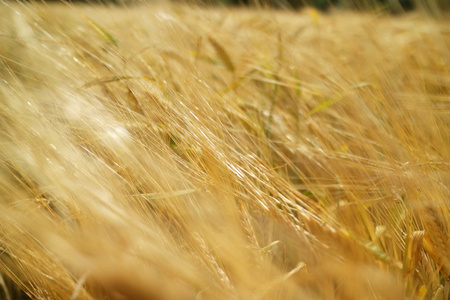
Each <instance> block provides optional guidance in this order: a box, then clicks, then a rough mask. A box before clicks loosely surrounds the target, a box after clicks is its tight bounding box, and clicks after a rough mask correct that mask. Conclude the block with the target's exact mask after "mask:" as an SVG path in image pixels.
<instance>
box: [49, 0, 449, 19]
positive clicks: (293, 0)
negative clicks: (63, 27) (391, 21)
mask: <svg viewBox="0 0 450 300" xmlns="http://www.w3.org/2000/svg"><path fill="white" fill-rule="evenodd" d="M53 1H59V0H53ZM60 1H63V2H89V3H103V4H115V5H121V4H132V3H139V2H152V1H158V0H60ZM172 1H176V2H187V3H191V4H200V5H219V6H250V7H270V8H279V9H301V8H304V7H314V8H316V9H319V10H321V11H328V10H330V9H333V8H334V9H352V10H362V11H376V12H384V13H390V14H401V13H404V12H408V11H411V10H422V11H424V12H426V13H429V14H432V15H438V14H441V13H445V12H449V11H450V0H172Z"/></svg>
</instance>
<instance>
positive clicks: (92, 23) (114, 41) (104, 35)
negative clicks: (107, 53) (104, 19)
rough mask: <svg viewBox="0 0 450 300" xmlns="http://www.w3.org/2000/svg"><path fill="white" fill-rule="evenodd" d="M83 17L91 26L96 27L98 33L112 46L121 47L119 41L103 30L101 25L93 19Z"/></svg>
mask: <svg viewBox="0 0 450 300" xmlns="http://www.w3.org/2000/svg"><path fill="white" fill-rule="evenodd" d="M81 17H82V18H83V19H85V20H87V21H88V22H89V24H90V25H91V26H92V27H94V29H95V30H97V32H98V33H100V34H101V35H102V36H103V37H104V38H105V39H107V40H108V41H109V42H110V43H111V44H113V45H114V46H116V47H119V43H118V42H117V40H116V39H115V38H114V37H113V36H112V35H111V34H110V33H108V32H107V31H106V30H105V29H103V28H102V27H101V26H100V25H98V24H97V23H95V22H94V21H93V20H92V19H91V18H89V17H87V16H85V15H81Z"/></svg>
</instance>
